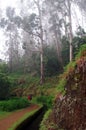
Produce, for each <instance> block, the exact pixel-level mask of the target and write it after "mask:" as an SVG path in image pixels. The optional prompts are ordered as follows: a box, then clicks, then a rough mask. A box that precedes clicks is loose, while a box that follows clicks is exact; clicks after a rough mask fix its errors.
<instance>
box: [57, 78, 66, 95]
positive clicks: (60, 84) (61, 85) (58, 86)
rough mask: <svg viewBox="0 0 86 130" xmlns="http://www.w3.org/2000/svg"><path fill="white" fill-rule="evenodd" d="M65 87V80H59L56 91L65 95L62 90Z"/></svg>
mask: <svg viewBox="0 0 86 130" xmlns="http://www.w3.org/2000/svg"><path fill="white" fill-rule="evenodd" d="M65 85H66V79H65V78H62V79H60V81H59V83H58V85H57V91H58V92H60V93H63V94H65V89H64V87H65Z"/></svg>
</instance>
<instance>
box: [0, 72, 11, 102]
mask: <svg viewBox="0 0 86 130" xmlns="http://www.w3.org/2000/svg"><path fill="white" fill-rule="evenodd" d="M9 87H10V82H9V79H8V77H7V76H6V75H5V74H2V73H0V99H1V100H2V99H6V98H7V97H8V96H9Z"/></svg>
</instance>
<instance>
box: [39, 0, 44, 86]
mask: <svg viewBox="0 0 86 130" xmlns="http://www.w3.org/2000/svg"><path fill="white" fill-rule="evenodd" d="M37 6H38V12H39V22H40V40H41V52H40V62H41V63H40V64H41V65H40V71H41V78H40V84H43V83H44V61H43V59H44V56H43V55H44V54H43V29H42V14H41V9H40V5H39V0H38V2H37Z"/></svg>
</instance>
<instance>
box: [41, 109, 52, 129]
mask: <svg viewBox="0 0 86 130" xmlns="http://www.w3.org/2000/svg"><path fill="white" fill-rule="evenodd" d="M51 112H52V110H51V109H49V110H48V111H47V112H46V113H45V114H44V117H43V120H42V122H41V124H40V130H48V128H47V126H46V122H47V119H48V118H49V115H50V113H51ZM48 125H49V124H48Z"/></svg>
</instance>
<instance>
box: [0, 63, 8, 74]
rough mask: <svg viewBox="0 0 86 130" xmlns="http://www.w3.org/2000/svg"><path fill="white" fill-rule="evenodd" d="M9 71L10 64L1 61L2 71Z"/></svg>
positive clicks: (0, 70)
mask: <svg viewBox="0 0 86 130" xmlns="http://www.w3.org/2000/svg"><path fill="white" fill-rule="evenodd" d="M7 72H8V65H7V64H6V63H4V62H2V63H0V73H7Z"/></svg>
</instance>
